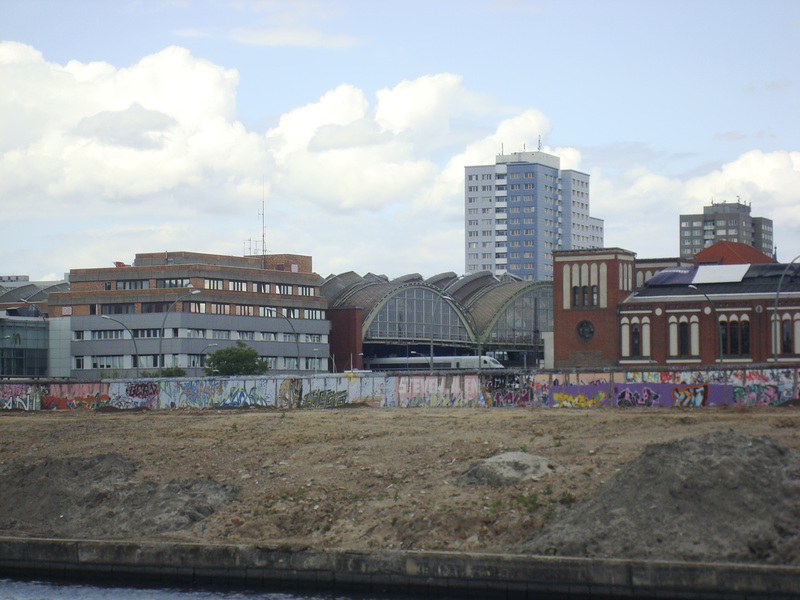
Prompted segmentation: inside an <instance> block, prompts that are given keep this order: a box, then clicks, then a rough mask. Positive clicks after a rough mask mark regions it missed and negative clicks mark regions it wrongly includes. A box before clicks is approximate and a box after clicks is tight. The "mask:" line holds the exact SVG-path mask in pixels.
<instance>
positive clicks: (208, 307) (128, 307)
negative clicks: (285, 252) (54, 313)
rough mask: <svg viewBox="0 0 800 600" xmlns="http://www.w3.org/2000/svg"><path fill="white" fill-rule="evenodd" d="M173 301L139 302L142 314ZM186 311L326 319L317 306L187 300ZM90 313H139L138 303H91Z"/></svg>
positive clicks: (165, 308)
mask: <svg viewBox="0 0 800 600" xmlns="http://www.w3.org/2000/svg"><path fill="white" fill-rule="evenodd" d="M172 304H173V303H172V302H141V303H139V307H140V312H141V313H142V314H149V313H165V312H167V311H168V310H169V309H170V307H171V306H172ZM184 304H185V305H186V308H185V311H186V312H190V313H199V314H209V315H236V316H241V317H280V316H284V317H286V318H287V319H312V320H317V321H324V320H325V311H324V310H321V309H315V308H302V309H301V308H289V307H283V308H280V307H277V306H256V305H252V304H228V303H227V302H185V303H184ZM89 314H90V315H96V314H100V315H132V314H137V311H136V303H134V302H119V303H116V304H100V305H99V312H98V305H95V304H91V305H89Z"/></svg>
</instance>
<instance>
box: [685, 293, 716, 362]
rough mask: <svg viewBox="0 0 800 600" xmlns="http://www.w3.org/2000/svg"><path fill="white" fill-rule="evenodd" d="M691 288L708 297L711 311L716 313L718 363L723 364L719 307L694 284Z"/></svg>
mask: <svg viewBox="0 0 800 600" xmlns="http://www.w3.org/2000/svg"><path fill="white" fill-rule="evenodd" d="M689 287H690V288H691V289H693V290H694V291H696V292H700V293H701V294H703V296H705V297H706V300H708V303H709V304H710V305H711V309H712V310H713V311H714V321H715V323H714V326H715V327H716V328H717V344H718V346H719V348H718V352H717V354H719V358H717V361H716V362H720V363H721V362H722V330H721V329H720V327H719V325H720V320H719V315H718V314H717V307H716V306H715V305H714V303H713V302H712V301H711V298H709V297H708V294H706V293H705V292H704V291H703V290H701V289H699V288H698V287H697V286H696V285H694V284H693V283H692V284H689Z"/></svg>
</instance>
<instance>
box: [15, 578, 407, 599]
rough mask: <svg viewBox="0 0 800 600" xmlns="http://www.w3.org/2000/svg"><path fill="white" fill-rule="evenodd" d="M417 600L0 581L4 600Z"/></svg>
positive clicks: (405, 597) (345, 594) (313, 593)
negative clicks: (110, 599) (111, 599)
mask: <svg viewBox="0 0 800 600" xmlns="http://www.w3.org/2000/svg"><path fill="white" fill-rule="evenodd" d="M109 598H113V599H114V600H416V598H418V597H416V596H406V595H395V594H391V595H387V594H350V593H340V592H331V593H327V592H311V593H307V592H300V593H295V592H277V591H273V592H270V591H264V590H259V591H249V590H216V589H212V588H183V587H176V588H161V589H150V588H138V587H116V586H97V585H88V584H82V583H53V582H46V581H17V580H13V579H0V599H2V600H108V599H109Z"/></svg>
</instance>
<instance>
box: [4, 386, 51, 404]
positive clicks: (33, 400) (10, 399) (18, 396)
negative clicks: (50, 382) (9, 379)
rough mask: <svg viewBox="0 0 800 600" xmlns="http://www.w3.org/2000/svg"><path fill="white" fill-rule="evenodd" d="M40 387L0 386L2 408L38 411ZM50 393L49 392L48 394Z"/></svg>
mask: <svg viewBox="0 0 800 600" xmlns="http://www.w3.org/2000/svg"><path fill="white" fill-rule="evenodd" d="M37 387H38V386H33V385H30V384H27V383H10V384H7V385H2V386H0V408H2V409H3V410H36V409H37V408H39V398H41V393H40V390H39V389H37ZM48 393H49V392H48Z"/></svg>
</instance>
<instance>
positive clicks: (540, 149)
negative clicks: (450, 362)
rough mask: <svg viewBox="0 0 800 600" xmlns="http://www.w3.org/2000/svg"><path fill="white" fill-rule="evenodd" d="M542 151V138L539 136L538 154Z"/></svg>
mask: <svg viewBox="0 0 800 600" xmlns="http://www.w3.org/2000/svg"><path fill="white" fill-rule="evenodd" d="M541 151H542V136H541V135H539V152H541Z"/></svg>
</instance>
